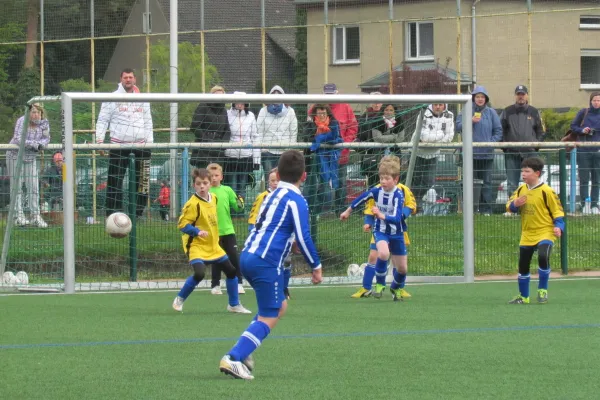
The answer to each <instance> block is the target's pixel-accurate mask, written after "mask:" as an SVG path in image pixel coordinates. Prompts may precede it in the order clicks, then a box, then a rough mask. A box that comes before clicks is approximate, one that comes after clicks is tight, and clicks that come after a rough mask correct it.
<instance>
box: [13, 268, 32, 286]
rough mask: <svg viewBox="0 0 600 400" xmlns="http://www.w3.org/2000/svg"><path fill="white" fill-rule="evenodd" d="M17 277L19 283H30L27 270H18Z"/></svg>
mask: <svg viewBox="0 0 600 400" xmlns="http://www.w3.org/2000/svg"><path fill="white" fill-rule="evenodd" d="M15 277H16V279H17V283H18V284H21V285H27V284H29V275H27V272H25V271H19V272H17V274H16V275H15Z"/></svg>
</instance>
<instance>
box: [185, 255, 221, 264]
mask: <svg viewBox="0 0 600 400" xmlns="http://www.w3.org/2000/svg"><path fill="white" fill-rule="evenodd" d="M227 260H229V257H227V255H224V256H223V257H221V258H217V259H214V260H203V259H202V258H194V259H193V260H190V265H194V264H196V263H199V262H201V263H202V264H204V265H206V264H221V263H224V262H225V261H227Z"/></svg>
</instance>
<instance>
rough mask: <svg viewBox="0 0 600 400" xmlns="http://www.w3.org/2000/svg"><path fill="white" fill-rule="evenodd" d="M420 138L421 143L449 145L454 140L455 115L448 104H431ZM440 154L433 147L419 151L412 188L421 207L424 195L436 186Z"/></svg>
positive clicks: (426, 113) (425, 116) (425, 115)
mask: <svg viewBox="0 0 600 400" xmlns="http://www.w3.org/2000/svg"><path fill="white" fill-rule="evenodd" d="M419 138H420V142H421V143H448V142H451V141H452V139H453V138H454V114H452V112H451V111H449V110H448V105H447V104H440V103H438V104H430V105H429V107H427V110H425V114H424V115H423V126H422V127H421V135H420V137H419ZM413 140H414V136H413ZM439 154H440V149H436V148H431V147H426V148H421V149H418V150H417V158H416V162H415V170H414V171H415V172H414V179H413V181H412V188H413V192H414V194H415V198H416V200H417V204H419V205H420V204H422V200H423V195H424V194H425V193H427V191H428V190H429V188H431V187H432V186H433V185H435V176H436V166H437V157H438V156H439ZM419 208H421V207H419Z"/></svg>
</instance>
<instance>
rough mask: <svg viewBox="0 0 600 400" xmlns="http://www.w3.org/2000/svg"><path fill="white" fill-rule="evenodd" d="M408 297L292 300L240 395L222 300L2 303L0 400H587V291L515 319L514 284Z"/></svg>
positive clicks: (585, 287)
mask: <svg viewBox="0 0 600 400" xmlns="http://www.w3.org/2000/svg"><path fill="white" fill-rule="evenodd" d="M535 285H536V283H535V282H532V284H531V287H532V293H535ZM407 289H409V291H410V292H411V293H412V295H413V298H412V299H409V300H407V301H404V302H396V303H394V302H392V300H391V296H390V295H389V293H388V292H386V295H385V297H384V298H383V299H382V300H376V299H373V298H369V299H359V300H355V299H351V298H350V297H349V296H350V294H352V293H353V292H354V291H355V290H356V288H355V287H315V288H295V289H293V290H292V296H293V298H292V300H291V301H290V303H289V308H288V315H286V316H285V318H284V319H282V320H281V322H280V324H279V325H278V326H277V328H276V329H275V330H274V331H273V332H272V334H271V336H270V337H269V338H268V339H267V340H266V341H265V342H264V343H263V345H262V346H261V347H260V348H259V349H258V351H257V352H256V353H255V359H256V363H257V365H256V369H255V372H254V375H255V377H256V379H255V380H254V381H252V382H246V381H238V380H233V379H231V378H230V377H227V376H225V375H223V374H221V373H220V372H219V371H218V363H219V359H220V358H221V357H222V356H223V354H225V352H226V351H227V350H228V349H229V348H230V347H231V346H232V345H233V344H234V343H235V341H236V340H237V337H238V336H239V334H240V333H241V332H242V331H243V330H244V329H245V328H246V326H247V325H248V323H249V321H250V320H251V316H249V315H237V314H228V313H227V312H226V311H225V307H226V301H227V297H226V296H212V295H210V294H209V293H208V291H197V292H195V293H193V294H192V295H191V296H190V298H189V299H188V301H187V302H186V304H185V307H184V313H183V314H178V313H176V312H174V311H173V310H172V309H171V302H172V300H173V298H174V296H175V294H176V293H175V292H153V293H148V292H144V293H140V292H137V293H136V292H132V293H114V294H76V295H70V296H68V295H43V296H38V295H13V296H1V297H0V307H1V309H2V313H1V315H2V316H1V317H0V321H1V328H0V366H1V377H0V398H2V399H71V398H73V399H75V398H77V399H81V398H85V399H185V398H205V399H220V398H223V399H358V398H404V399H485V398H494V399H516V398H523V399H526V398H553V399H558V398H560V399H590V398H596V397H597V375H598V371H599V370H600V359H599V358H598V349H599V348H600V311H598V310H599V309H598V292H599V290H600V280H594V279H588V280H573V279H563V280H560V281H559V280H554V281H552V280H551V281H550V290H549V299H550V302H549V304H546V305H538V304H536V303H535V300H534V299H533V297H532V300H533V301H532V304H530V305H525V306H523V305H508V304H507V301H508V300H509V299H510V298H511V297H512V296H514V295H515V294H516V292H517V284H516V282H507V283H498V282H496V283H475V284H455V285H420V286H416V285H414V286H409V287H407ZM241 299H242V302H243V303H244V305H245V306H246V307H248V308H250V309H251V310H253V311H256V303H255V300H254V296H253V292H252V291H248V293H247V294H246V295H243V296H242V297H241Z"/></svg>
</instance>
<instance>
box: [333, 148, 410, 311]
mask: <svg viewBox="0 0 600 400" xmlns="http://www.w3.org/2000/svg"><path fill="white" fill-rule="evenodd" d="M399 178H400V163H399V162H398V159H397V157H395V158H389V159H387V160H382V161H381V163H380V165H379V181H380V182H381V185H380V186H375V187H373V188H371V189H369V190H368V191H366V192H364V193H363V194H361V195H360V196H358V197H357V198H356V199H355V200H354V201H353V202H352V204H350V207H348V209H346V211H344V212H343V213H342V214H341V215H340V219H341V220H342V221H344V220H346V219H348V217H349V216H350V213H351V212H352V210H354V209H355V208H356V207H358V206H359V205H361V204H363V203H365V202H366V201H367V200H369V199H373V200H374V202H375V206H374V207H373V208H372V209H371V211H372V212H373V215H374V217H375V218H376V220H375V224H374V229H373V237H374V239H375V245H376V247H377V261H376V263H375V277H376V282H377V283H376V285H375V292H373V297H375V298H377V299H380V298H381V296H382V295H383V292H384V291H385V277H386V275H387V264H388V260H389V259H390V253H391V258H392V262H393V264H394V266H395V269H394V282H393V283H392V286H391V287H390V291H391V292H392V296H393V298H394V300H396V299H400V298H402V292H401V290H402V289H401V288H403V287H404V283H405V282H406V271H407V258H406V254H407V253H406V244H405V243H404V227H405V226H406V224H405V223H404V219H405V216H404V214H403V209H404V193H403V192H402V191H401V190H400V189H398V187H397V185H398V179H399ZM365 270H366V269H365ZM371 279H372V277H371Z"/></svg>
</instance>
